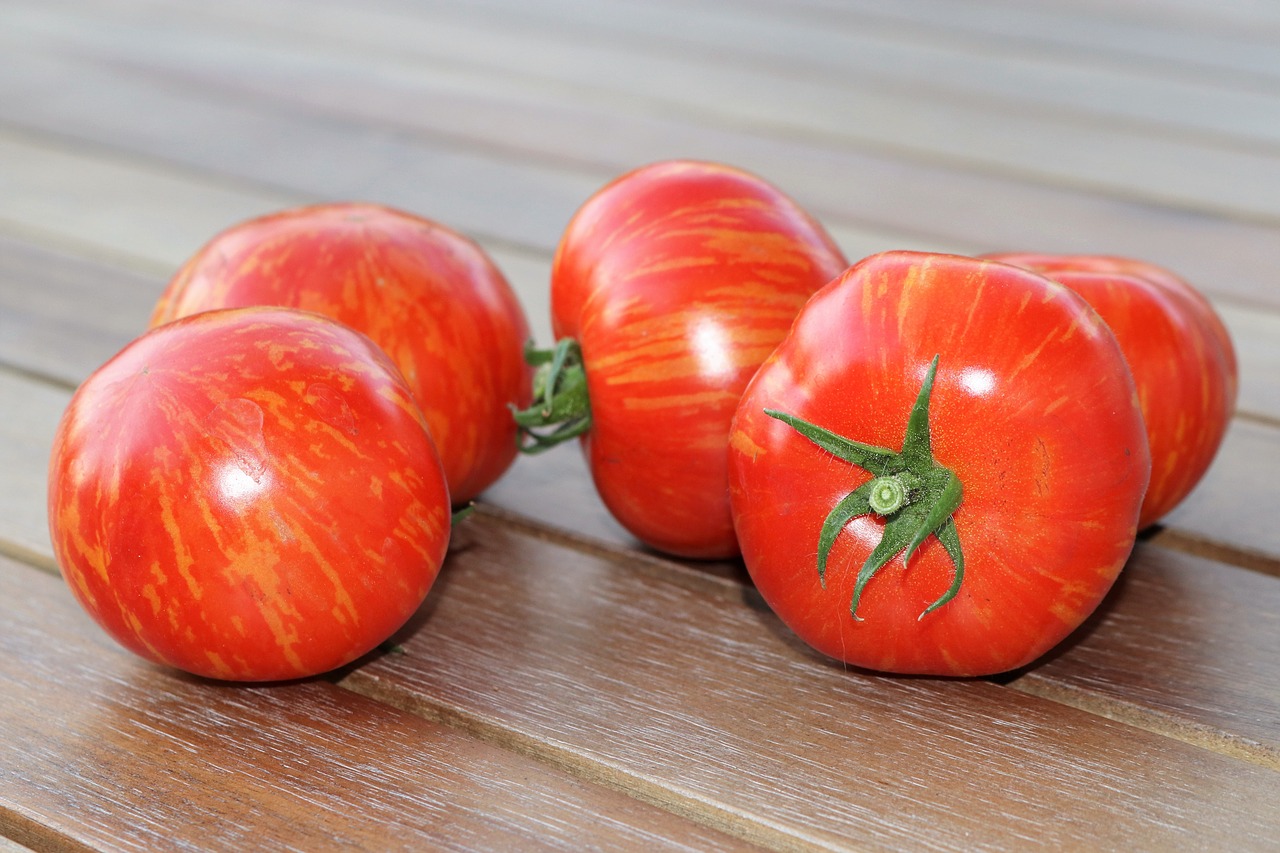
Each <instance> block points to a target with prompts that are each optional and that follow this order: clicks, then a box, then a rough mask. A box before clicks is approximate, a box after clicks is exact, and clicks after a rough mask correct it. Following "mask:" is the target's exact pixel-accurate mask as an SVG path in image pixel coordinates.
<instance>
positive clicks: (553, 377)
mask: <svg viewBox="0 0 1280 853" xmlns="http://www.w3.org/2000/svg"><path fill="white" fill-rule="evenodd" d="M524 358H525V361H526V362H528V363H529V364H530V365H532V366H534V367H536V368H537V370H536V371H535V372H534V374H533V402H532V403H531V404H530V405H529V407H528V408H527V409H517V408H516V407H515V406H512V407H511V415H512V417H514V418H515V421H516V426H517V435H516V440H517V441H518V442H519V446H520V452H521V453H526V454H535V453H542V452H543V451H545V450H550V449H551V448H553V447H555V446H556V445H557V444H562V443H564V442H566V441H569V440H570V439H573V438H577V437H578V436H580V435H582V434H583V433H585V432H586V431H587V430H589V429H591V400H590V399H589V398H588V396H587V374H586V371H585V370H584V369H583V365H582V348H581V347H580V346H578V342H577V341H575V340H574V339H573V338H562V339H561V340H560V341H559V342H557V343H556V345H555V347H554V348H552V349H549V350H542V349H538V348H536V347H535V346H534V345H533V342H532V341H530V342H529V344H528V345H527V346H526V347H525V351H524Z"/></svg>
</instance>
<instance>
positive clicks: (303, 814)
mask: <svg viewBox="0 0 1280 853" xmlns="http://www.w3.org/2000/svg"><path fill="white" fill-rule="evenodd" d="M0 618H2V619H3V624H4V625H5V630H4V632H3V633H0V651H2V652H3V654H0V768H3V770H2V771H0V773H2V775H0V778H3V780H4V784H3V785H2V786H0V833H3V834H5V835H8V836H10V837H13V838H15V839H16V840H18V841H20V842H22V843H24V844H28V845H30V846H32V847H35V848H38V849H52V848H57V849H69V848H74V847H79V846H84V847H89V848H95V849H126V848H130V849H177V848H193V849H225V850H233V849H276V850H280V849H295V850H340V849H370V850H372V849H380V850H391V849H403V850H421V849H428V848H429V849H433V850H434V849H441V850H450V849H451V850H478V849H490V850H497V849H564V850H582V849H589V848H600V849H631V848H643V849H671V850H706V849H716V850H719V849H725V850H730V849H741V848H743V847H744V846H745V845H743V844H742V843H740V842H738V841H736V840H734V839H732V838H728V837H725V836H723V835H721V834H719V833H717V832H715V831H713V830H709V829H706V828H703V827H700V826H698V825H696V824H693V823H691V822H689V821H687V820H684V819H681V818H678V817H676V816H673V815H671V814H669V813H667V812H664V811H662V810H659V809H656V808H653V807H652V806H648V805H646V804H643V803H640V802H637V801H636V800H634V799H631V798H629V797H626V796H624V795H621V794H618V793H616V792H613V791H610V790H608V789H605V788H601V787H597V786H594V785H591V784H588V783H585V782H582V781H580V780H577V779H574V778H572V777H570V776H567V775H565V774H564V773H562V772H557V771H555V770H551V769H548V768H547V767H545V766H542V765H539V764H537V763H535V762H533V761H530V760H529V759H527V758H524V757H521V756H518V755H515V754H513V753H511V752H509V751H505V750H503V749H500V748H497V747H495V746H493V745H491V744H485V743H482V742H479V741H476V740H474V739H473V738H471V737H469V736H467V735H466V734H465V733H462V732H459V731H457V730H454V729H449V728H446V727H443V726H441V725H439V724H437V723H432V722H428V721H426V720H423V719H421V718H419V717H415V716H413V715H410V714H406V713H403V712H399V711H396V710H394V709H391V708H388V707H386V706H384V705H380V704H378V703H376V702H373V701H370V700H368V699H366V698H364V697H362V696H358V695H356V694H354V693H351V692H350V691H346V690H341V689H339V688H337V687H334V686H333V685H332V684H329V683H326V682H323V681H312V682H302V683H294V684H288V685H266V686H261V687H244V686H227V685H220V684H215V683H209V682H203V681H199V680H197V679H193V678H187V677H184V676H181V675H175V674H172V673H170V672H168V671H164V670H161V669H159V668H157V667H153V666H151V665H150V664H146V663H143V662H142V661H140V660H138V659H136V658H134V657H133V656H132V655H129V654H128V653H126V652H124V651H123V650H121V649H119V648H117V647H115V646H114V645H113V644H111V642H110V641H109V640H108V639H107V638H106V635H105V634H103V633H102V632H101V631H99V630H98V629H97V626H95V625H93V624H92V623H90V622H89V619H88V617H87V616H85V615H84V614H83V612H81V611H80V610H79V609H78V608H77V607H76V605H75V604H74V603H73V602H72V600H71V597H70V594H69V593H68V592H67V591H66V589H65V587H63V586H62V584H61V582H60V581H59V580H57V579H56V578H52V577H49V576H47V575H44V574H43V573H40V572H37V571H35V570H33V569H31V568H28V567H24V566H21V565H19V564H15V563H13V562H12V561H9V560H6V559H3V558H0ZM406 747H408V748H406ZM583 815H591V819H590V820H583V819H582V818H583Z"/></svg>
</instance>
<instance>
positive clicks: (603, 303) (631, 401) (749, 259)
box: [517, 161, 845, 558]
mask: <svg viewBox="0 0 1280 853" xmlns="http://www.w3.org/2000/svg"><path fill="white" fill-rule="evenodd" d="M844 266H845V261H844V259H843V257H842V255H841V254H840V250H839V249H838V248H837V247H836V245H835V244H834V243H833V242H832V240H831V238H830V237H829V236H828V235H827V233H826V232H825V231H824V230H823V229H822V227H821V226H820V225H819V224H818V223H817V222H816V221H815V220H814V219H813V218H812V217H810V216H809V215H808V214H807V213H805V212H804V211H803V210H802V209H801V208H800V207H799V206H798V205H797V204H796V203H795V202H794V201H792V200H791V199H790V198H788V197H787V196H785V195H784V194H783V193H781V192H780V191H779V190H777V189H776V188H774V187H773V186H771V185H769V184H768V183H766V182H765V181H763V180H761V179H759V178H757V177H754V176H752V175H748V174H746V173H744V172H741V171H739V170H737V169H733V168H729V167H727V166H722V165H715V164H709V163H697V162H687V161H673V162H664V163H657V164H654V165H650V166H646V167H643V168H641V169H638V170H636V171H634V172H631V173H629V174H626V175H624V176H622V177H621V178H619V179H617V180H616V181H614V182H613V183H611V184H609V185H608V186H606V187H604V188H603V189H602V190H600V191H599V192H598V193H597V194H596V195H594V196H593V197H592V198H591V199H589V200H588V201H587V202H586V204H584V205H583V207H582V208H581V209H579V210H578V212H577V214H576V215H575V216H574V217H573V219H572V221H571V222H570V223H569V226H568V228H567V230H566V231H565V233H564V235H563V237H562V239H561V241H560V246H559V248H558V251H557V253H556V257H555V263H554V266H553V269H552V279H551V302H552V328H553V330H554V332H555V334H556V335H557V337H558V338H559V339H560V344H559V346H558V348H557V351H556V352H555V353H554V354H552V353H545V354H542V355H541V356H535V358H541V359H542V360H543V361H544V362H545V363H544V365H543V373H542V375H541V376H540V377H539V379H538V381H537V385H536V387H535V403H534V405H533V406H532V407H531V408H530V409H528V410H527V411H525V412H522V413H519V414H518V415H517V419H518V420H519V421H520V423H521V424H522V426H524V427H526V429H527V430H528V432H527V434H526V437H527V441H528V443H527V445H526V446H527V448H529V449H532V450H538V449H542V448H544V447H545V446H548V445H549V444H553V443H555V442H556V441H559V440H563V439H565V438H569V437H573V436H576V435H582V436H583V437H584V438H583V441H584V449H585V452H586V454H587V457H588V459H589V460H590V467H591V473H592V476H593V479H594V481H595V485H596V488H597V490H598V491H599V493H600V496H601V498H602V499H603V501H604V503H605V505H606V506H607V507H608V508H609V510H610V511H611V513H612V514H613V516H614V517H615V518H617V519H618V521H619V522H621V524H622V525H623V526H624V527H625V528H627V530H629V531H630V532H631V533H632V534H633V535H634V536H636V537H637V538H638V539H640V540H641V541H643V542H645V543H647V544H648V545H650V546H652V547H654V548H657V549H659V550H662V551H666V552H669V553H672V554H677V555H681V556H686V557H701V558H711V557H729V556H733V555H735V554H737V552H738V548H737V543H736V540H735V538H734V534H733V522H732V519H731V517H730V514H729V496H728V474H727V472H726V469H725V448H726V442H727V440H728V435H729V421H730V419H731V418H732V416H733V410H734V406H735V405H736V404H737V401H738V395H739V394H741V393H742V389H743V388H744V387H745V386H746V384H747V381H748V380H749V379H750V378H751V375H752V374H753V373H754V372H755V370H756V367H758V366H759V364H760V362H762V361H763V360H764V359H765V357H766V356H767V355H768V354H769V352H770V351H771V350H772V349H773V347H774V346H775V345H776V344H777V343H778V341H780V340H781V339H782V336H783V335H784V334H785V333H786V330H787V327H788V326H790V325H791V321H792V320H793V319H794V318H795V315H796V312H797V311H799V309H800V307H801V306H802V305H803V304H804V302H805V300H806V299H808V298H809V296H811V295H812V294H813V292H814V291H816V290H817V289H818V288H819V287H820V286H822V285H823V284H825V283H826V282H827V281H829V280H830V279H831V278H832V277H833V276H834V275H836V274H837V273H838V272H839V271H840V270H841V269H843V268H844ZM543 427H546V428H549V429H547V430H546V431H544V432H539V428H543Z"/></svg>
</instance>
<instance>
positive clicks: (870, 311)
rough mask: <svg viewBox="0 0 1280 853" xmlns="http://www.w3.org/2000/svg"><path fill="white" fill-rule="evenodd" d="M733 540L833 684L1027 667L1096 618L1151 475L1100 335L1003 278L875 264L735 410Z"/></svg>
mask: <svg viewBox="0 0 1280 853" xmlns="http://www.w3.org/2000/svg"><path fill="white" fill-rule="evenodd" d="M729 460H730V461H729V472H730V484H731V497H732V506H733V513H734V520H735V523H736V525H737V532H738V536H739V541H740V542H741V545H742V552H743V557H744V560H745V562H746V566H747V569H748V571H749V572H750V574H751V577H752V579H753V581H754V582H755V585H756V587H757V588H758V590H759V591H760V594H761V595H762V596H763V598H764V600H765V602H766V603H767V604H768V605H769V606H770V607H771V608H772V609H773V610H774V612H775V613H776V614H777V615H778V616H779V618H780V619H781V620H782V621H783V622H784V623H785V624H786V625H787V626H789V627H790V628H791V629H792V630H793V631H794V632H795V633H796V634H797V635H798V636H799V637H800V638H801V639H803V640H804V641H805V642H806V643H808V644H809V645H811V646H812V647H814V648H815V649H817V650H818V651H820V652H822V653H824V654H826V655H829V656H831V657H834V658H838V659H839V660H842V661H845V662H847V663H849V664H852V665H855V666H859V667H864V668H867V669H871V670H877V671H885V672H895V673H915V674H931V675H954V676H977V675H989V674H993V673H998V672H1003V671H1007V670H1011V669H1015V668H1018V667H1021V666H1023V665H1025V664H1027V663H1029V662H1031V661H1033V660H1035V659H1037V658H1038V657H1040V656H1041V655H1043V654H1044V653H1045V652H1047V651H1048V650H1049V649H1050V648H1052V647H1053V646H1055V645H1056V644H1058V643H1059V642H1061V641H1062V640H1063V639H1064V638H1065V637H1066V636H1067V635H1068V634H1070V633H1071V632H1072V631H1073V630H1074V629H1075V628H1076V627H1077V626H1079V625H1080V624H1081V623H1082V622H1083V621H1084V619H1085V618H1087V617H1088V615H1089V614H1090V613H1091V612H1092V611H1093V610H1094V609H1095V608H1096V607H1097V605H1098V604H1099V603H1100V602H1101V600H1102V599H1103V597H1104V596H1105V595H1106V593H1107V591H1108V590H1109V589H1110V588H1111V586H1112V584H1113V582H1114V581H1115V578H1116V577H1117V576H1118V574H1119V572H1120V571H1121V569H1122V567H1123V565H1124V563H1125V560H1126V559H1127V557H1128V555H1129V553H1130V552H1131V550H1132V548H1133V544H1134V537H1135V533H1136V525H1137V519H1138V513H1139V508H1140V506H1141V503H1142V497H1143V494H1144V492H1145V490H1146V486H1147V481H1148V477H1149V475H1150V456H1149V452H1148V448H1147V443H1146V435H1145V431H1144V429H1143V423H1142V415H1141V412H1140V410H1139V407H1138V402H1137V396H1136V393H1135V389H1134V384H1133V379H1132V377H1131V376H1130V374H1129V370H1128V368H1127V366H1126V364H1125V360H1124V356H1123V354H1122V353H1121V351H1120V348H1119V345H1118V344H1117V342H1116V340H1115V337H1114V336H1113V335H1112V334H1111V332H1110V331H1109V330H1108V329H1107V327H1106V325H1105V324H1104V323H1103V322H1102V320H1101V319H1100V318H1099V317H1098V315H1097V313H1096V312H1094V311H1093V310H1092V309H1091V308H1090V307H1089V306H1088V305H1087V304H1086V303H1085V302H1084V300H1083V299H1081V298H1080V297H1078V296H1077V295H1076V294H1074V293H1073V292H1071V291H1070V290H1069V289H1067V288H1065V287H1063V286H1061V285H1058V284H1056V283H1054V282H1052V281H1049V280H1048V279H1046V278H1043V277H1041V276H1039V275H1037V274H1035V273H1032V272H1029V271H1027V270H1022V269H1019V268H1016V267H1013V266H1008V265H1005V264H1000V263H995V262H991V261H980V260H975V259H972V258H962V257H956V256H948V255H932V254H920V253H911V252H891V253H884V254H881V255H874V256H872V257H870V258H867V259H865V260H863V261H861V262H859V263H858V264H856V265H854V266H853V267H851V268H850V269H849V270H848V271H846V272H845V273H844V274H843V275H841V276H840V277H839V278H837V279H836V280H835V281H833V282H832V283H831V284H829V285H828V286H827V287H825V288H824V289H823V290H822V291H820V292H819V293H818V294H817V295H815V296H814V297H813V299H812V300H811V301H810V302H809V303H808V305H806V306H805V308H804V310H803V311H801V313H800V315H799V316H798V317H797V319H796V323H795V326H794V327H793V328H792V330H791V332H790V334H789V335H788V336H787V337H786V339H785V340H784V341H783V342H782V343H781V344H780V345H779V346H778V348H777V350H776V351H775V352H774V354H773V355H772V356H771V357H770V358H769V359H768V361H766V362H765V363H764V364H763V365H762V366H761V368H760V370H759V372H758V373H757V374H756V376H755V378H754V379H753V380H752V382H751V384H750V386H749V387H748V388H747V390H746V391H745V392H744V394H743V395H742V398H741V401H740V403H739V406H738V409H737V412H736V415H735V417H734V422H733V429H732V433H731V438H730V452H729Z"/></svg>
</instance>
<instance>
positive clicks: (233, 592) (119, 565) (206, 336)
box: [48, 308, 450, 681]
mask: <svg viewBox="0 0 1280 853" xmlns="http://www.w3.org/2000/svg"><path fill="white" fill-rule="evenodd" d="M48 498H49V527H50V534H51V538H52V541H53V548H54V553H55V555H56V556H57V560H58V564H59V565H60V566H61V568H62V572H63V576H64V577H65V578H66V580H67V583H68V585H69V586H70V587H71V590H72V592H73V593H74V594H75V596H76V598H77V599H78V600H79V601H80V603H81V604H82V605H83V606H84V607H85V609H86V610H87V611H88V612H89V613H90V615H92V616H93V618H94V619H95V620H97V622H98V623H99V624H101V625H102V627H103V628H105V629H106V631H107V633H109V634H110V635H111V636H112V637H114V638H115V639H116V640H117V641H119V642H120V643H121V644H122V645H124V646H125V647H127V648H129V649H131V650H132V651H134V652H136V653H137V654H139V655H141V656H142V657H144V658H147V659H149V660H152V661H156V662H159V663H162V664H167V665H170V666H173V667H177V668H178V669H182V670H186V671H187V672H191V673H195V674H197V675H202V676H206V677H210V678H218V679H226V680H235V681H267V680H278V679H293V678H300V677H305V676H310V675H315V674H318V673H322V672H327V671H329V670H331V669H333V668H335V667H338V666H342V665H343V664H345V663H348V662H349V661H352V660H354V659H355V658H357V657H359V656H360V655H363V654H364V653H366V652H368V651H369V650H371V649H373V648H374V647H375V646H377V645H378V644H379V643H381V642H383V641H384V640H386V639H387V638H388V637H389V636H390V635H391V634H392V632H394V631H395V630H396V629H397V628H399V627H400V626H401V625H402V624H403V623H404V622H405V621H406V620H407V619H408V618H409V616H411V615H412V614H413V612H414V611H415V610H416V609H417V608H418V606H419V605H420V604H421V603H422V600H423V598H424V597H425V596H426V594H427V592H428V590H429V589H430V587H431V585H432V583H433V582H434V580H435V577H436V574H437V572H438V570H439V567H440V564H441V561H442V560H443V559H444V553H445V549H446V547H447V545H448V539H449V529H450V506H449V496H448V489H447V485H446V483H445V479H444V474H443V472H442V471H441V468H440V462H439V459H438V458H437V455H436V451H435V448H434V446H433V445H432V442H431V438H430V435H429V434H428V432H427V429H426V424H425V423H424V421H423V419H422V414H421V412H420V411H419V409H418V407H417V405H416V403H415V402H414V400H413V397H412V394H411V393H410V390H409V387H408V386H407V385H406V384H405V382H404V380H403V378H402V377H401V375H400V373H399V371H398V370H397V369H396V368H395V366H394V365H393V364H392V363H391V361H390V360H389V359H388V358H387V357H386V355H385V354H384V353H383V352H382V351H381V350H380V349H379V348H378V347H377V346H376V345H374V344H373V342H372V341H370V340H369V339H368V338H366V337H365V336H363V335H361V334H359V333H357V332H355V331H354V330H352V329H350V328H349V327H347V326H344V325H341V324H339V323H337V322H335V321H333V320H330V319H328V318H326V317H323V316H321V315H318V314H312V313H309V312H303V311H297V310H294V309H283V308H242V309H227V310H220V311H211V312H206V313H202V314H198V315H195V316H192V317H188V318H185V319H183V320H178V321H175V322H173V323H169V324H167V325H164V326H161V327H159V328H157V329H154V330H152V331H150V332H148V333H146V334H144V335H143V336H141V337H140V338H138V339H137V340H135V341H134V342H133V343H131V344H130V345H128V346H127V347H125V348H124V349H123V350H121V352H120V353H118V354H117V355H116V356H115V357H114V358H112V359H111V360H110V361H108V362H107V363H106V364H104V365H103V366H102V367H100V368H99V369H98V370H97V371H96V372H95V373H94V374H93V375H92V376H90V377H89V378H88V379H87V380H86V381H85V382H84V383H83V384H82V385H81V386H80V388H79V389H78V390H77V391H76V392H75V394H74V395H73V396H72V399H71V402H70V404H69V405H68V407H67V410H66V412H65V413H64V414H63V417H62V420H61V422H60V424H59V426H58V430H57V433H56V435H55V438H54V445H53V452H52V455H51V459H50V468H49V494H48Z"/></svg>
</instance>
